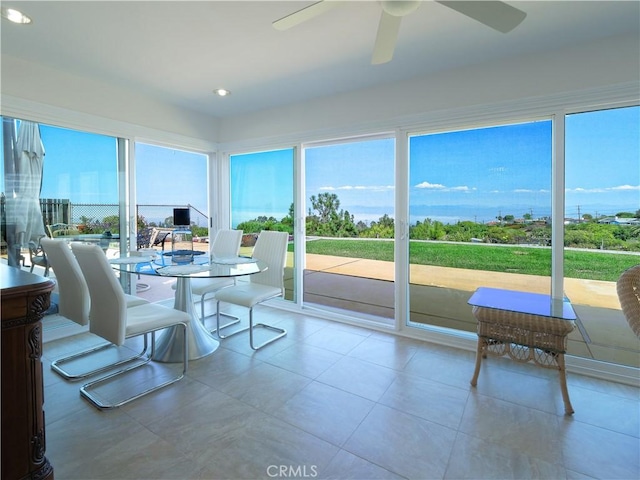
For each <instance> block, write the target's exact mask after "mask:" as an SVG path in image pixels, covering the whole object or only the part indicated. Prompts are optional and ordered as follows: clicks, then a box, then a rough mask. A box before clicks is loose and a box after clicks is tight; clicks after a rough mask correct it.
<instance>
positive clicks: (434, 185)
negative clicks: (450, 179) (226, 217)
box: [416, 182, 446, 190]
mask: <svg viewBox="0 0 640 480" xmlns="http://www.w3.org/2000/svg"><path fill="white" fill-rule="evenodd" d="M416 188H428V189H429V190H441V189H443V188H446V187H445V186H444V185H441V184H439V183H429V182H422V183H419V184H417V185H416Z"/></svg>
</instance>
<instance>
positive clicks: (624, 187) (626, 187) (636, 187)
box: [611, 185, 640, 190]
mask: <svg viewBox="0 0 640 480" xmlns="http://www.w3.org/2000/svg"><path fill="white" fill-rule="evenodd" d="M611 190H640V185H620V186H619V187H611Z"/></svg>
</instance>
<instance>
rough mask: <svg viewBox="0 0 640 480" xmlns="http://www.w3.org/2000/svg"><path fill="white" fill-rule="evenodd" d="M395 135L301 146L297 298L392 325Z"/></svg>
mask: <svg viewBox="0 0 640 480" xmlns="http://www.w3.org/2000/svg"><path fill="white" fill-rule="evenodd" d="M394 149H395V141H394V139H393V138H375V139H366V140H361V139H360V140H358V139H354V140H353V141H349V142H339V143H338V142H333V143H331V142H327V143H325V144H322V145H315V146H311V145H307V146H305V149H304V159H305V173H306V176H305V192H306V198H305V201H306V209H305V210H306V212H307V216H306V235H307V238H306V252H305V270H304V302H305V304H306V305H307V306H309V305H312V306H313V307H315V308H321V309H325V310H332V311H335V312H338V313H345V312H346V313H348V314H349V315H355V316H357V317H358V318H360V319H366V320H369V321H373V322H376V323H382V324H384V325H387V326H389V327H390V326H393V323H394V315H395V302H394V281H395V267H394V265H395V264H394V226H395V220H394V194H395V186H394V183H395V173H394V171H395V151H394Z"/></svg>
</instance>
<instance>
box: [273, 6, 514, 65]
mask: <svg viewBox="0 0 640 480" xmlns="http://www.w3.org/2000/svg"><path fill="white" fill-rule="evenodd" d="M434 1H435V2H436V3H439V4H441V5H444V6H445V7H449V8H451V9H453V10H455V11H456V12H458V13H461V14H463V15H466V16H467V17H470V18H472V19H474V20H476V21H478V22H480V23H482V24H484V25H486V26H488V27H491V28H493V29H494V30H497V31H499V32H502V33H507V32H510V31H511V30H513V29H514V28H516V27H517V26H518V25H520V23H522V21H523V20H524V18H525V17H526V16H527V14H526V13H525V12H523V11H522V10H519V9H517V8H515V7H512V6H511V5H508V4H506V3H504V2H499V1H473V0H471V1H461V0H452V1H439V0H434ZM343 3H345V2H344V1H329V0H321V1H319V2H317V3H314V4H312V5H309V6H308V7H305V8H303V9H301V10H298V11H297V12H294V13H291V14H289V15H287V16H285V17H282V18H281V19H279V20H276V21H275V22H273V27H274V28H275V29H276V30H287V29H289V28H291V27H294V26H296V25H298V24H300V23H303V22H306V21H307V20H310V19H312V18H314V17H316V16H318V15H321V14H323V13H325V12H327V11H329V10H331V9H332V8H335V7H337V6H339V5H341V4H343ZM379 3H380V6H381V7H382V14H381V16H380V23H379V25H378V34H377V36H376V43H375V46H374V48H373V56H372V58H371V63H372V64H373V65H379V64H382V63H387V62H389V61H390V60H391V59H392V58H393V51H394V50H395V46H396V40H397V38H398V31H399V30H400V22H401V20H402V17H404V16H406V15H409V14H410V13H413V12H414V11H415V10H416V9H417V8H418V7H419V6H420V5H421V4H422V0H390V1H379Z"/></svg>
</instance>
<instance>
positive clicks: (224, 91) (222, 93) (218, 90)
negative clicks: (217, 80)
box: [213, 88, 231, 97]
mask: <svg viewBox="0 0 640 480" xmlns="http://www.w3.org/2000/svg"><path fill="white" fill-rule="evenodd" d="M213 93H215V94H216V95H218V96H219V97H226V96H227V95H231V92H230V91H229V90H227V89H225V88H216V89H215V90H214V91H213Z"/></svg>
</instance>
